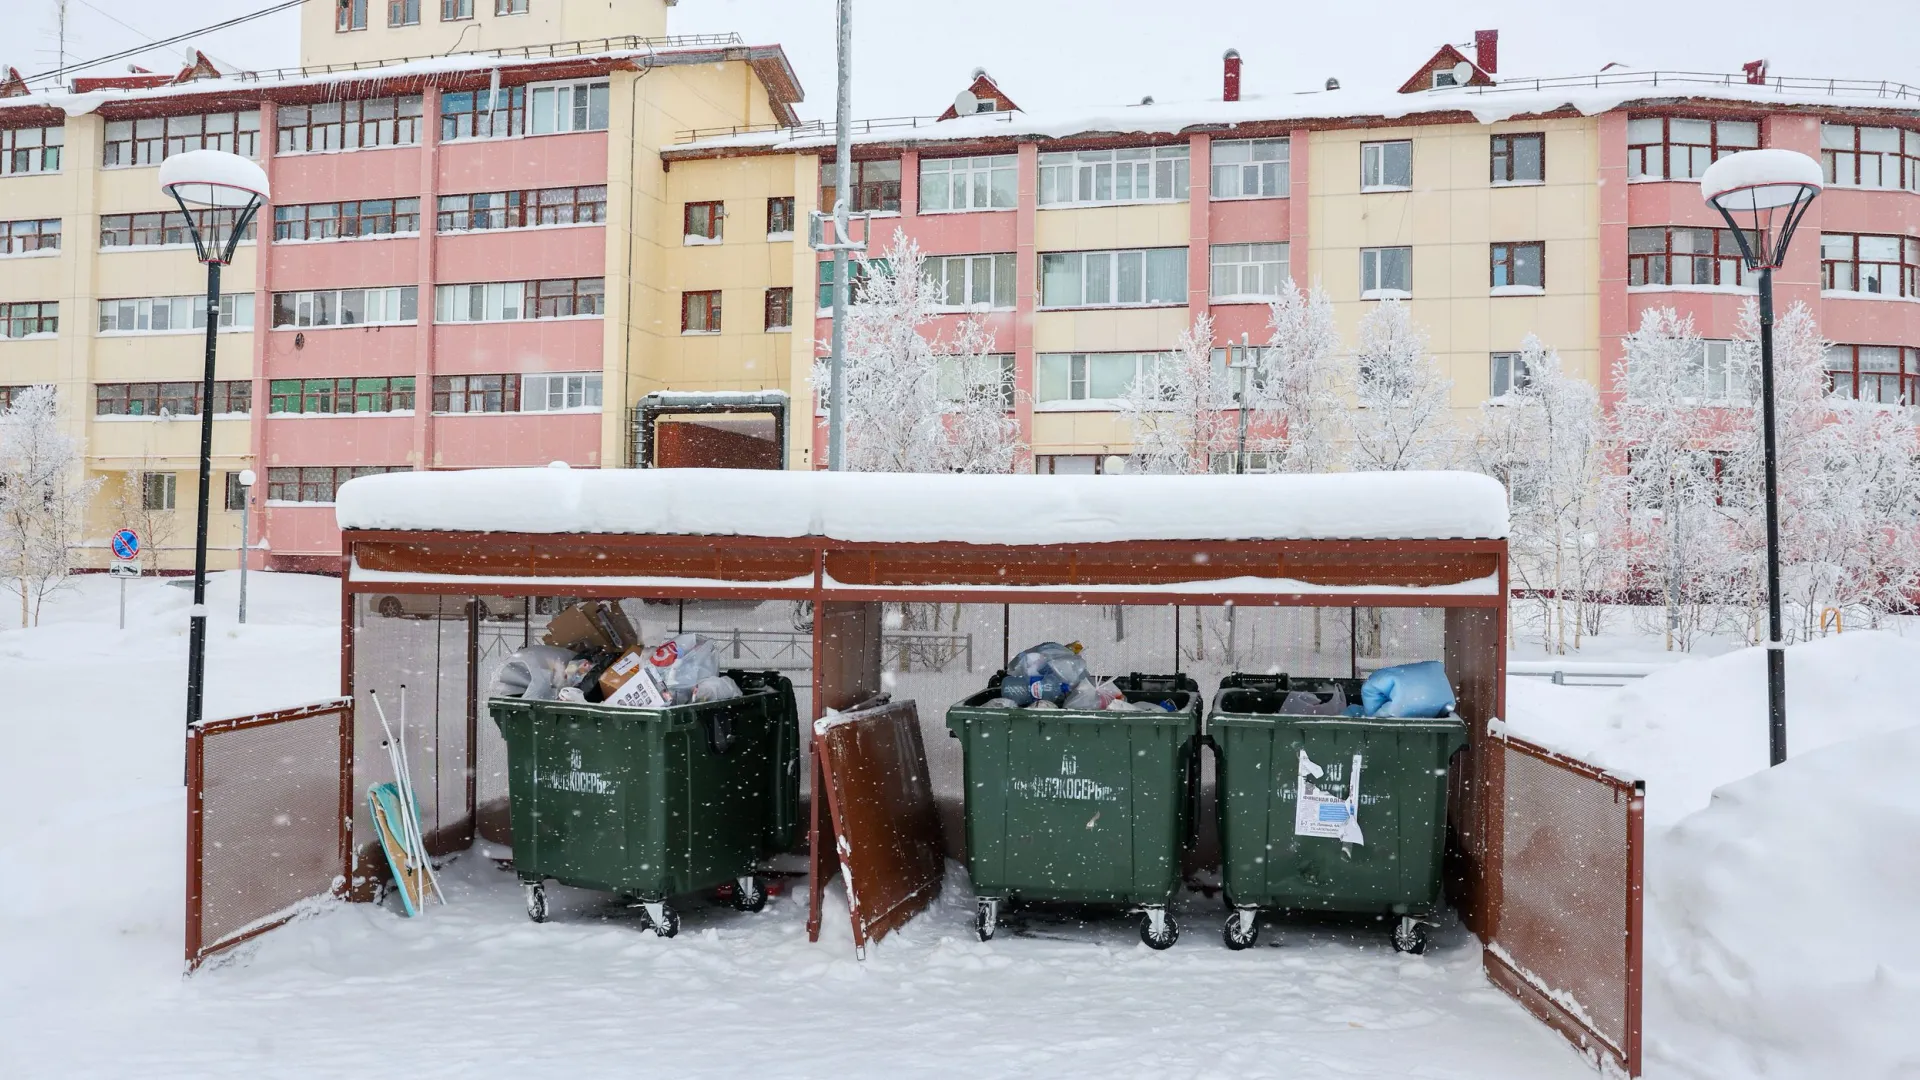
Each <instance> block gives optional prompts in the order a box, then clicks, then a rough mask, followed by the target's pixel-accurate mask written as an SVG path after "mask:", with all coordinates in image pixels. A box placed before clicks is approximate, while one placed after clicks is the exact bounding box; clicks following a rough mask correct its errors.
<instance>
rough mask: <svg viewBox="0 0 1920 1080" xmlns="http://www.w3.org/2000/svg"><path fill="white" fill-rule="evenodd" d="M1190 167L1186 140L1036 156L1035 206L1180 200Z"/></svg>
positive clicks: (1185, 189)
mask: <svg viewBox="0 0 1920 1080" xmlns="http://www.w3.org/2000/svg"><path fill="white" fill-rule="evenodd" d="M1189 168H1191V163H1190V156H1189V154H1188V151H1187V147H1186V145H1185V144H1182V145H1180V146H1150V147H1141V148H1140V149H1138V150H1080V151H1069V152H1062V153H1052V154H1041V155H1040V205H1041V206H1087V205H1095V204H1099V203H1116V202H1179V201H1181V200H1183V199H1185V198H1186V197H1187V173H1188V169H1189Z"/></svg>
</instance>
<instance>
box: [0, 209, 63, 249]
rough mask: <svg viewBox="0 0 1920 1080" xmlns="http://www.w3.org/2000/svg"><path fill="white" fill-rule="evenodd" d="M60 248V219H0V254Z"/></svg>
mask: <svg viewBox="0 0 1920 1080" xmlns="http://www.w3.org/2000/svg"><path fill="white" fill-rule="evenodd" d="M59 250H60V219H59V218H45V219H42V220H38V221H0V255H31V254H32V253H34V252H36V251H59Z"/></svg>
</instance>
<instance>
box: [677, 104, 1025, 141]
mask: <svg viewBox="0 0 1920 1080" xmlns="http://www.w3.org/2000/svg"><path fill="white" fill-rule="evenodd" d="M1013 116H1014V114H1013V113H1012V112H1010V111H1009V112H994V113H968V114H967V116H966V117H965V118H966V119H969V120H978V119H980V118H982V117H987V118H990V119H992V120H994V121H997V122H999V123H1003V124H1010V123H1012V122H1013ZM940 122H941V120H940V118H939V117H938V116H879V117H874V118H872V119H868V120H855V121H853V123H852V124H851V125H850V127H851V128H852V131H853V133H854V134H855V135H870V134H872V133H873V132H876V131H890V130H896V129H900V128H909V129H910V128H924V127H932V126H933V125H934V124H937V123H940ZM765 132H775V133H778V134H780V135H781V136H783V137H784V138H788V139H805V138H809V137H813V136H821V137H826V136H831V135H832V134H833V125H832V124H831V123H829V122H827V121H825V120H806V121H803V122H801V123H798V124H733V125H731V126H728V127H706V128H686V129H684V130H682V131H678V132H675V133H674V137H673V141H674V142H676V143H690V142H699V141H701V140H703V139H724V138H726V137H727V136H729V135H755V134H761V133H765Z"/></svg>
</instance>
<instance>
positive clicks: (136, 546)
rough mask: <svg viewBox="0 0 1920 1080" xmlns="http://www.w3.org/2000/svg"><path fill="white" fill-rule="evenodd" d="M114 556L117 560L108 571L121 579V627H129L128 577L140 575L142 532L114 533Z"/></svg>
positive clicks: (122, 530)
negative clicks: (139, 560)
mask: <svg viewBox="0 0 1920 1080" xmlns="http://www.w3.org/2000/svg"><path fill="white" fill-rule="evenodd" d="M113 557H114V559H116V560H117V561H116V562H115V563H114V564H113V565H112V566H109V567H107V573H109V574H112V575H113V576H114V577H117V578H119V579H120V629H122V630H125V629H126V628H127V579H128V578H130V577H139V576H140V563H139V562H138V561H137V560H138V559H139V558H140V534H139V533H137V532H134V531H133V530H132V529H121V530H120V531H119V532H117V533H114V534H113Z"/></svg>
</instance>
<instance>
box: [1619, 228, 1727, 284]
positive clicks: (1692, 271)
mask: <svg viewBox="0 0 1920 1080" xmlns="http://www.w3.org/2000/svg"><path fill="white" fill-rule="evenodd" d="M1676 231H1684V232H1688V233H1695V234H1697V233H1711V234H1712V239H1713V244H1712V250H1711V251H1705V252H1701V251H1690V250H1688V251H1682V250H1676V249H1675V247H1674V243H1673V236H1674V233H1675V232H1676ZM1655 233H1658V234H1659V235H1658V236H1657V237H1655V236H1654V235H1653V234H1655ZM1654 243H1657V245H1658V246H1657V247H1647V245H1649V244H1654ZM1677 260H1685V261H1688V262H1689V263H1690V266H1689V267H1688V272H1687V273H1686V275H1685V277H1686V279H1687V280H1684V281H1679V282H1676V281H1674V276H1675V275H1674V266H1675V263H1676V261H1677ZM1702 262H1705V263H1707V264H1709V266H1710V269H1711V277H1712V278H1713V280H1711V281H1700V280H1697V279H1698V277H1699V276H1700V275H1699V273H1698V271H1699V270H1700V264H1701V263H1702ZM1749 273H1751V271H1749V270H1748V269H1747V263H1746V259H1745V257H1744V256H1742V255H1741V254H1740V242H1739V241H1738V240H1736V239H1734V235H1733V230H1731V229H1704V228H1695V227H1693V226H1690V225H1654V226H1636V227H1634V228H1631V229H1628V230H1627V284H1628V285H1630V286H1632V285H1675V286H1678V287H1681V288H1684V287H1686V286H1688V285H1735V286H1739V287H1742V288H1744V287H1745V286H1746V285H1747V284H1748V281H1747V275H1748V274H1749ZM1729 278H1731V279H1732V280H1728V279H1729Z"/></svg>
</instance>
